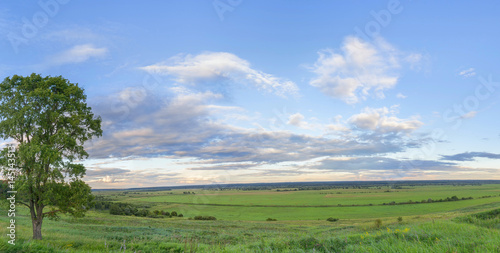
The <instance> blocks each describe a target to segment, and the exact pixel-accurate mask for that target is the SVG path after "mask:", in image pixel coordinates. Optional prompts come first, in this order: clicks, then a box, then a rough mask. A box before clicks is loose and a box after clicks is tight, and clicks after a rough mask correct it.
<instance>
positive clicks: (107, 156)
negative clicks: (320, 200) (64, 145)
mask: <svg viewBox="0 0 500 253" xmlns="http://www.w3.org/2000/svg"><path fill="white" fill-rule="evenodd" d="M499 7H500V6H499V5H498V3H497V2H494V1H481V2H440V3H433V4H429V3H428V2H424V1H410V0H406V1H404V0H400V1H396V0H394V1H392V0H391V1H370V2H368V1H315V2H314V4H312V3H311V2H306V1H248V0H215V1H197V2H196V4H195V3H194V1H191V2H190V1H143V2H140V3H139V2H137V1H120V4H117V3H116V2H114V1H99V2H97V1H96V2H94V3H89V2H88V1H85V2H83V1H74V0H73V1H69V0H64V1H63V0H59V1H57V0H42V1H40V2H33V1H9V2H6V3H2V5H0V34H1V37H0V52H1V56H2V57H1V58H0V76H2V77H8V76H12V75H14V74H18V75H29V74H31V73H33V72H35V73H39V74H42V75H44V76H46V75H51V76H59V75H62V76H63V77H65V78H67V79H69V80H70V81H71V82H74V83H79V85H80V86H81V87H84V88H85V91H86V94H87V96H88V103H89V105H90V106H91V107H92V108H93V110H94V112H95V113H96V114H98V115H101V116H102V118H103V126H102V127H103V130H104V135H103V137H101V138H99V139H96V140H93V141H92V142H89V143H88V144H87V149H88V151H89V153H90V157H89V159H87V160H85V161H82V162H83V163H84V164H85V165H86V166H87V169H88V171H87V176H86V177H85V180H86V181H87V182H88V183H89V184H90V185H91V186H92V187H94V188H126V187H148V186H169V185H185V184H223V183H250V182H284V181H335V180H419V179H500V176H499V175H500V173H499V172H500V166H499V165H500V146H499V145H498V143H499V141H500V128H499V125H500V120H499V117H498V115H499V112H500V105H499V104H498V101H499V99H500V95H499V94H500V71H499V69H498V59H499V56H500V53H499V52H500V50H498V45H500V37H499V36H498V32H497V30H498V24H500V16H498V15H497V13H498V11H499V10H500V8H499ZM7 141H8V140H7Z"/></svg>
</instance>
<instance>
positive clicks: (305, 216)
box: [0, 185, 500, 252]
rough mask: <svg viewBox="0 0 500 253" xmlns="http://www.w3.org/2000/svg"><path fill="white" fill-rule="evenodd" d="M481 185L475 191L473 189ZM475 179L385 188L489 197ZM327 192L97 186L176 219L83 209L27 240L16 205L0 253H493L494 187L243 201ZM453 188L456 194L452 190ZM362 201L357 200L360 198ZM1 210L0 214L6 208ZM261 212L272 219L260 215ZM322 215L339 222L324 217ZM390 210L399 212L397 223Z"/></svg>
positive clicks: (23, 215)
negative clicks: (338, 200)
mask: <svg viewBox="0 0 500 253" xmlns="http://www.w3.org/2000/svg"><path fill="white" fill-rule="evenodd" d="M483 186H484V191H483V192H481V191H480V190H477V189H478V188H480V187H483ZM483 186H461V187H456V188H455V187H454V186H447V187H448V189H446V187H445V186H438V187H435V188H429V189H427V190H426V189H424V187H422V188H418V187H415V188H414V189H402V190H399V192H396V193H391V194H403V195H404V197H401V199H406V198H407V197H408V195H407V194H410V193H409V192H407V190H408V191H410V190H413V193H411V194H414V196H419V197H423V196H424V195H425V194H426V193H431V192H435V191H438V192H441V194H442V195H439V194H435V193H432V194H435V195H433V196H436V197H439V198H446V197H451V196H453V195H457V196H459V193H460V192H465V190H464V189H468V190H471V193H470V194H469V195H465V196H484V195H493V193H492V192H496V190H497V189H498V187H497V186H496V185H494V186H491V185H483ZM462 187H463V188H462ZM472 189H476V190H472ZM374 190H378V189H369V190H368V191H372V194H375V193H374V192H373V191H374ZM191 191H195V192H196V193H197V194H195V195H194V196H196V195H198V194H199V195H201V194H202V193H201V191H200V190H199V189H198V190H191ZM331 191H332V190H329V191H300V192H293V191H292V192H285V194H282V193H279V194H275V192H273V191H251V192H243V191H229V192H228V193H229V194H230V195H218V194H216V195H208V196H214V197H211V198H212V199H211V200H213V201H216V202H213V203H216V204H223V203H224V201H226V200H225V198H227V197H228V196H233V197H234V196H236V197H238V200H237V201H236V200H234V201H233V203H237V204H242V205H240V206H224V205H222V206H212V205H206V203H204V204H205V205H193V204H192V203H189V202H185V203H182V204H180V203H176V204H172V203H165V202H163V201H162V199H167V198H169V197H172V196H173V197H175V198H178V199H182V198H185V199H184V200H189V197H191V198H192V197H194V196H193V195H191V196H189V197H188V196H182V195H181V194H182V190H181V191H180V193H179V192H176V191H173V194H169V192H168V194H167V195H165V194H166V193H167V192H140V193H134V194H131V196H133V197H128V194H124V193H123V192H105V193H99V194H100V195H106V196H107V197H109V198H111V199H113V200H116V201H126V202H129V203H149V204H150V205H151V206H152V207H151V208H150V210H166V211H177V212H178V213H183V214H184V217H183V218H162V219H158V218H156V219H155V218H142V217H141V218H139V217H135V216H121V215H110V214H109V213H107V212H105V211H89V212H88V213H87V215H86V217H84V218H81V219H72V218H70V217H62V218H61V220H60V221H51V220H47V219H46V220H44V225H43V236H44V239H43V240H42V241H33V240H31V239H30V238H31V224H30V219H29V215H28V212H27V210H26V209H19V210H18V211H17V215H18V216H17V217H16V227H17V231H16V232H17V241H16V245H15V246H12V245H9V244H7V237H6V236H4V238H3V239H1V240H0V252H124V251H125V252H500V246H499V245H500V244H499V243H498V242H500V218H499V214H500V198H499V197H498V194H495V195H496V197H491V198H476V199H473V200H464V201H453V202H441V203H429V204H408V205H395V206H355V207H303V206H287V207H276V206H272V207H263V206H260V207H259V206H248V205H249V204H250V203H253V202H256V201H257V200H258V198H254V197H250V196H258V195H259V194H260V195H261V196H262V197H263V198H266V196H267V197H269V196H272V197H269V198H275V197H276V196H280V197H281V199H280V200H279V201H277V202H276V203H275V204H276V205H277V204H279V203H282V205H292V204H293V203H296V201H297V200H295V199H292V198H289V197H290V196H297V197H301V198H302V199H308V198H307V195H309V196H310V198H311V200H308V201H309V202H307V204H311V205H312V204H315V203H320V202H316V201H317V200H314V198H316V195H318V196H324V195H325V192H327V193H326V194H329V193H328V192H331ZM334 191H335V192H337V190H334ZM339 191H340V192H342V193H340V194H338V195H341V196H344V197H345V198H350V197H349V196H352V195H356V194H359V195H363V194H370V193H353V192H356V191H353V190H347V189H346V190H339ZM360 191H367V190H366V189H363V190H360ZM474 191H475V193H474ZM452 192H454V194H450V193H452ZM496 193H498V192H496ZM162 194H163V195H164V196H162ZM231 194H232V195H231ZM295 194H297V195H295ZM472 194H475V195H472ZM186 195H187V194H186ZM391 196H396V195H391ZM219 197H222V198H220V199H219ZM247 197H248V199H247V201H245V198H247ZM459 197H461V196H459ZM364 198H366V197H363V198H359V199H358V200H362V201H364V200H363V199H364ZM374 198H376V197H374ZM415 200H417V199H415ZM269 201H270V200H269V199H263V200H260V202H259V203H271V202H269ZM343 201H344V200H343ZM345 201H352V200H345ZM386 201H387V200H386ZM406 201H407V200H406ZM245 203H246V204H245ZM346 203H347V202H346ZM244 205H247V206H244ZM1 209H2V211H4V210H5V206H1ZM4 213H5V212H4ZM196 215H210V216H215V217H217V220H216V221H203V220H200V221H198V220H188V218H189V217H194V216H196ZM269 217H272V218H273V219H277V221H272V222H269V221H266V219H267V218H269ZM328 217H335V218H339V220H338V221H336V222H329V221H327V220H326V219H327V218H328ZM398 217H402V218H403V219H402V221H399V220H398ZM376 220H380V221H377V223H378V225H376V224H375V221H376ZM0 226H2V227H7V226H8V218H7V217H6V215H1V216H0ZM3 234H6V233H3Z"/></svg>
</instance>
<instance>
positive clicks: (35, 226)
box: [32, 217, 43, 240]
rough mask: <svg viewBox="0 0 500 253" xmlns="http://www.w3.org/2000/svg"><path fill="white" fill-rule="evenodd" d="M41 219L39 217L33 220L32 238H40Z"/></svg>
mask: <svg viewBox="0 0 500 253" xmlns="http://www.w3.org/2000/svg"><path fill="white" fill-rule="evenodd" d="M42 221H43V220H42V219H41V217H40V218H38V217H37V219H36V220H33V221H32V223H33V239H34V240H42Z"/></svg>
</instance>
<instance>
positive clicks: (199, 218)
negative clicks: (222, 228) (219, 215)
mask: <svg viewBox="0 0 500 253" xmlns="http://www.w3.org/2000/svg"><path fill="white" fill-rule="evenodd" d="M194 219H195V220H217V219H216V218H215V217H213V216H201V215H198V216H194Z"/></svg>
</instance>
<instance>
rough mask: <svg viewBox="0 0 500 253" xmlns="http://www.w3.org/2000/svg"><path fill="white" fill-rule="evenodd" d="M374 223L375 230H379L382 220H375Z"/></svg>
mask: <svg viewBox="0 0 500 253" xmlns="http://www.w3.org/2000/svg"><path fill="white" fill-rule="evenodd" d="M374 223H375V227H376V228H380V227H381V226H382V220H381V219H376V220H375V222H374Z"/></svg>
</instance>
